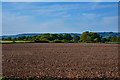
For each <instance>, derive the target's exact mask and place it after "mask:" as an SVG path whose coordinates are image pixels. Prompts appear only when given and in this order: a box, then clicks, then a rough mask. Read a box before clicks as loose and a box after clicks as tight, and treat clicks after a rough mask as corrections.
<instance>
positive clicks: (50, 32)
mask: <svg viewBox="0 0 120 80" xmlns="http://www.w3.org/2000/svg"><path fill="white" fill-rule="evenodd" d="M83 32H87V31H83ZM83 32H23V33H16V34H3V35H0V36H11V35H19V34H39V33H40V34H41V33H52V34H55V33H79V34H82V33H83ZM88 32H96V33H99V32H113V33H119V32H117V31H88Z"/></svg>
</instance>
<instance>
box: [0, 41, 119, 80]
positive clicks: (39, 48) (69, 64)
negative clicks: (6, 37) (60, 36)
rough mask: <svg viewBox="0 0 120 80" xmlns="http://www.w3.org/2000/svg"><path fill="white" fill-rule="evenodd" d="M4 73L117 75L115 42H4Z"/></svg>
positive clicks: (61, 76) (29, 74) (64, 76)
mask: <svg viewBox="0 0 120 80" xmlns="http://www.w3.org/2000/svg"><path fill="white" fill-rule="evenodd" d="M2 46H3V49H2V50H3V53H2V56H3V57H2V58H3V61H2V62H3V63H2V64H3V65H2V66H3V69H2V70H3V76H5V77H14V78H15V77H19V78H23V77H35V76H36V77H39V78H40V77H42V76H46V77H58V78H66V77H67V78H94V77H105V78H111V77H114V78H116V77H118V44H99V43H96V44H93V43H16V44H3V45H2Z"/></svg>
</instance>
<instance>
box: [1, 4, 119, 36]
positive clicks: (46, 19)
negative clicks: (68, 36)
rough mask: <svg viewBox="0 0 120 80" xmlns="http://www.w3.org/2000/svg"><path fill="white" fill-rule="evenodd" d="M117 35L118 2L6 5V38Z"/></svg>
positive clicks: (3, 18) (3, 19)
mask: <svg viewBox="0 0 120 80" xmlns="http://www.w3.org/2000/svg"><path fill="white" fill-rule="evenodd" d="M84 31H90V32H117V31H118V3H117V2H3V3H2V35H9V34H20V33H42V32H47V33H50V32H79V33H82V32H84Z"/></svg>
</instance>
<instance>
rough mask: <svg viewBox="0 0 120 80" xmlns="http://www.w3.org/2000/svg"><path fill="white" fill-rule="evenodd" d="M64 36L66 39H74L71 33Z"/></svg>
mask: <svg viewBox="0 0 120 80" xmlns="http://www.w3.org/2000/svg"><path fill="white" fill-rule="evenodd" d="M63 38H64V39H65V40H72V36H71V35H70V34H65V35H64V36H63Z"/></svg>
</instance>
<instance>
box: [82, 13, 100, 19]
mask: <svg viewBox="0 0 120 80" xmlns="http://www.w3.org/2000/svg"><path fill="white" fill-rule="evenodd" d="M82 15H83V16H84V17H85V18H86V19H87V20H88V19H90V20H95V19H96V18H97V17H99V16H100V15H99V14H94V13H83V14H82Z"/></svg>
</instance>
